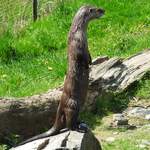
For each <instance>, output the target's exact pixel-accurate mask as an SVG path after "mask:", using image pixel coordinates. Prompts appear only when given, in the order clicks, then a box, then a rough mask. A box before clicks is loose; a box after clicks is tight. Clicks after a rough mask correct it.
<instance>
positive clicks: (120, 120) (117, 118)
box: [111, 114, 128, 127]
mask: <svg viewBox="0 0 150 150" xmlns="http://www.w3.org/2000/svg"><path fill="white" fill-rule="evenodd" d="M111 124H112V126H114V127H117V126H123V125H128V120H127V119H126V118H125V117H124V115H123V114H114V115H113V122H112V123H111Z"/></svg>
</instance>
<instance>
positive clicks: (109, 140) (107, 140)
mask: <svg viewBox="0 0 150 150" xmlns="http://www.w3.org/2000/svg"><path fill="white" fill-rule="evenodd" d="M114 141H115V138H114V137H108V138H107V139H106V142H108V143H112V142H114Z"/></svg>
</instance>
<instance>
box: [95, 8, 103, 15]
mask: <svg viewBox="0 0 150 150" xmlns="http://www.w3.org/2000/svg"><path fill="white" fill-rule="evenodd" d="M97 11H98V12H99V13H103V14H104V13H105V10H104V9H101V8H99V9H97Z"/></svg>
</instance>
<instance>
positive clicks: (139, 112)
mask: <svg viewBox="0 0 150 150" xmlns="http://www.w3.org/2000/svg"><path fill="white" fill-rule="evenodd" d="M127 115H128V116H129V117H142V118H145V116H147V115H150V109H149V108H148V109H146V108H142V107H135V108H132V109H131V110H128V111H127Z"/></svg>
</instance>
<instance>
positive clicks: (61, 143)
mask: <svg viewBox="0 0 150 150" xmlns="http://www.w3.org/2000/svg"><path fill="white" fill-rule="evenodd" d="M56 149H57V150H101V145H100V143H99V141H98V140H97V139H96V138H95V136H94V135H93V133H92V132H91V131H90V130H88V131H87V132H86V133H83V132H77V131H66V132H64V133H60V134H57V135H55V136H50V137H48V138H43V139H40V140H35V141H32V142H29V143H26V144H24V145H21V146H18V147H15V148H12V149H11V150H56Z"/></svg>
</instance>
